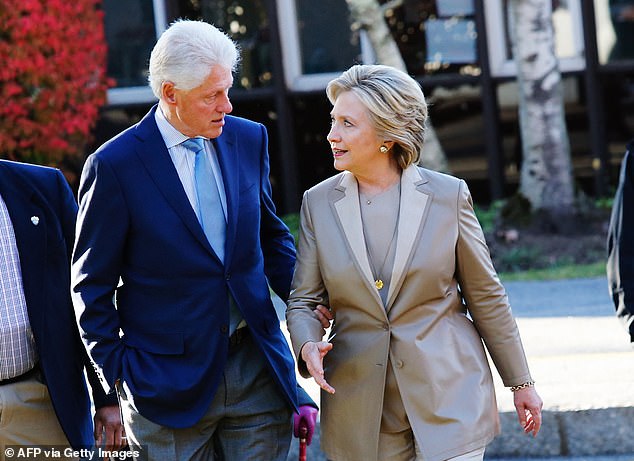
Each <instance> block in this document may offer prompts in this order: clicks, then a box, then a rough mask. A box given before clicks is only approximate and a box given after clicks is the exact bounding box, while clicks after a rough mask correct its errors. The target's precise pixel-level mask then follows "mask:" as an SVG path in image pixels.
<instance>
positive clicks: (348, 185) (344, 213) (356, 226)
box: [331, 171, 383, 306]
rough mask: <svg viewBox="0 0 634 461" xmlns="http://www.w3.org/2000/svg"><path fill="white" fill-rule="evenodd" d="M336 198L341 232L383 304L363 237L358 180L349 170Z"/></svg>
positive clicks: (335, 210)
mask: <svg viewBox="0 0 634 461" xmlns="http://www.w3.org/2000/svg"><path fill="white" fill-rule="evenodd" d="M335 191H337V192H338V193H337V194H335V198H334V199H333V200H332V201H331V206H332V207H333V209H334V212H335V215H336V216H337V220H338V221H339V227H340V230H341V233H342V234H343V236H344V237H345V239H346V242H347V243H348V247H349V248H350V250H351V252H352V256H353V257H354V259H355V262H356V266H357V268H358V269H359V272H360V273H361V275H362V276H363V278H364V279H365V280H366V282H367V286H368V289H369V290H370V291H371V292H372V293H373V296H374V297H375V298H376V301H377V302H378V303H379V305H381V306H382V305H383V302H382V301H381V297H380V296H379V293H378V291H377V290H376V289H375V287H374V277H373V276H372V269H371V268H370V261H369V260H368V252H367V249H366V246H365V238H364V237H363V222H362V221H361V208H360V207H359V190H358V185H357V181H356V179H355V178H354V176H353V175H352V174H351V173H349V172H347V171H346V172H344V173H343V175H342V179H341V182H340V183H339V184H338V185H337V186H336V187H335Z"/></svg>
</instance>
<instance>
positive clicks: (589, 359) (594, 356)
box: [289, 278, 634, 461]
mask: <svg viewBox="0 0 634 461" xmlns="http://www.w3.org/2000/svg"><path fill="white" fill-rule="evenodd" d="M505 286H506V289H507V291H508V294H509V299H510V301H511V305H512V306H513V312H514V315H515V316H516V318H517V323H518V326H519V329H520V332H521V335H522V340H523V342H524V348H525V350H526V354H527V357H528V361H529V365H530V367H531V372H532V374H533V377H534V379H535V381H536V382H537V389H538V391H539V393H540V395H541V397H542V399H543V400H544V426H543V428H542V431H541V432H540V434H539V436H538V438H537V439H533V438H531V437H527V436H525V435H524V434H523V433H522V431H521V430H520V428H519V425H518V424H517V421H516V415H515V413H514V409H513V401H512V395H511V393H510V391H509V390H508V389H505V388H504V387H503V386H502V384H501V381H500V379H499V377H498V376H497V374H496V373H495V372H494V378H495V382H496V391H497V395H498V406H499V409H500V413H501V420H502V428H503V432H502V435H501V436H499V437H498V438H496V439H495V440H494V442H493V443H492V444H490V445H489V447H488V448H487V453H486V459H495V458H499V459H500V460H502V458H503V459H505V460H506V459H507V458H515V459H520V457H532V458H544V459H545V458H549V457H561V456H564V457H577V458H571V459H581V458H580V457H591V456H598V455H619V456H620V457H619V459H623V460H626V459H632V460H634V437H633V436H632V431H633V430H634V349H633V348H632V347H631V346H630V343H629V337H628V335H627V334H626V333H625V330H624V329H623V327H622V326H621V324H620V323H619V321H618V320H617V319H616V317H615V316H614V309H613V307H612V304H611V300H610V298H609V296H608V292H607V282H606V280H605V278H593V279H579V280H564V281H545V282H507V283H505ZM300 382H301V383H302V385H304V387H305V388H306V390H307V391H308V392H309V393H310V394H311V396H313V397H314V398H315V399H316V400H317V401H318V399H319V392H318V388H317V387H316V385H315V384H314V382H312V380H303V379H301V378H300ZM295 459H297V451H296V446H295V445H294V450H293V451H292V453H291V455H290V456H289V460H295ZM583 459H590V458H583ZM308 460H309V461H325V457H324V455H323V454H322V453H321V452H320V451H319V449H318V445H317V443H315V442H314V443H313V444H312V445H311V446H310V447H309V452H308Z"/></svg>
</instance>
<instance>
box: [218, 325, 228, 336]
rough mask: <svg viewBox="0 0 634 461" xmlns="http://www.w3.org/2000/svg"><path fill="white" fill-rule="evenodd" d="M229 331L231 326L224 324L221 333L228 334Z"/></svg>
mask: <svg viewBox="0 0 634 461" xmlns="http://www.w3.org/2000/svg"><path fill="white" fill-rule="evenodd" d="M228 332H229V327H228V326H227V325H223V326H221V327H220V333H222V334H223V335H226V334H227V333H228Z"/></svg>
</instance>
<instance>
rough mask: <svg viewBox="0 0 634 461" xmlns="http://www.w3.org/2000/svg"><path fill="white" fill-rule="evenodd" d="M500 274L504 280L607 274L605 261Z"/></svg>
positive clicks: (552, 278) (551, 278)
mask: <svg viewBox="0 0 634 461" xmlns="http://www.w3.org/2000/svg"><path fill="white" fill-rule="evenodd" d="M499 275H500V280H502V281H503V282H514V281H527V280H560V279H577V278H588V277H602V276H604V275H605V261H599V262H596V263H591V264H568V265H562V266H556V267H551V268H548V269H528V270H525V271H521V272H502V273H500V274H499Z"/></svg>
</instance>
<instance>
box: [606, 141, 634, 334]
mask: <svg viewBox="0 0 634 461" xmlns="http://www.w3.org/2000/svg"><path fill="white" fill-rule="evenodd" d="M632 155H634V140H632V141H630V142H629V144H628V145H627V148H626V151H625V156H624V157H623V161H622V163H621V175H620V178H619V186H618V189H617V191H616V194H615V196H614V203H613V205H612V215H611V217H610V227H609V230H608V263H607V275H608V288H609V291H610V295H611V296H612V301H613V302H614V307H615V308H616V315H617V317H618V318H619V319H621V320H622V321H623V324H624V326H625V328H626V329H627V331H628V332H629V334H630V342H632V343H634V159H633V158H632Z"/></svg>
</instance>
